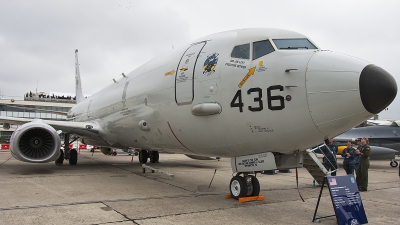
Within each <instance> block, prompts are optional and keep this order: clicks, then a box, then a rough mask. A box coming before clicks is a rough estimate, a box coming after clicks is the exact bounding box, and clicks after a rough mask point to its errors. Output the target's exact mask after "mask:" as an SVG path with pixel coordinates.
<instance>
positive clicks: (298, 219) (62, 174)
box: [0, 151, 400, 225]
mask: <svg viewBox="0 0 400 225" xmlns="http://www.w3.org/2000/svg"><path fill="white" fill-rule="evenodd" d="M78 157H79V158H78V165H75V166H70V165H69V164H68V162H67V161H65V163H64V165H62V166H56V165H55V163H54V162H52V163H44V164H32V163H24V162H20V161H18V160H16V159H14V158H12V156H11V154H10V153H9V152H4V151H3V152H0V188H1V191H0V224H121V225H124V224H144V225H147V224H312V221H311V220H312V217H313V215H314V211H315V207H316V204H317V200H318V196H319V192H320V187H319V186H313V178H312V177H311V175H310V174H309V173H308V172H307V170H306V169H304V168H299V169H298V186H299V189H297V185H296V170H291V171H290V173H281V172H278V173H277V174H274V175H266V174H258V175H257V178H258V179H259V182H260V185H261V192H260V195H263V196H264V197H265V199H264V200H263V201H254V202H246V203H240V202H238V201H237V200H233V199H225V194H228V193H229V181H230V179H231V178H232V170H231V168H230V159H221V160H220V161H217V160H207V161H200V160H193V159H190V158H187V157H186V156H184V155H177V154H160V163H154V164H151V163H148V164H147V165H149V166H152V167H154V168H157V169H160V170H163V171H165V172H169V173H172V174H174V177H172V178H171V177H169V176H167V175H165V174H162V173H151V171H147V172H146V173H143V172H142V167H141V165H140V164H139V162H138V158H137V157H136V156H135V157H133V160H132V156H128V155H127V154H126V153H122V152H119V154H118V155H117V156H106V155H103V154H102V153H100V152H98V151H97V152H95V153H94V154H93V155H92V153H90V152H88V151H81V152H80V154H79V156H78ZM397 161H400V158H398V157H397ZM338 162H339V166H340V167H341V166H342V164H341V162H342V159H341V158H340V157H339V158H338ZM370 163H371V166H370V169H369V187H368V191H367V192H361V198H362V202H363V205H364V209H365V212H366V214H367V219H368V221H369V224H400V217H399V213H400V200H399V194H400V177H399V168H392V167H390V166H389V161H371V162H370ZM214 173H215V177H214V179H213V175H214ZM338 175H345V171H344V170H343V169H342V167H341V169H340V170H339V171H338ZM211 181H212V182H211ZM210 183H211V185H210ZM299 193H300V194H301V196H302V197H303V198H304V200H305V202H303V201H302V200H301V198H300V195H299ZM327 215H334V210H333V205H332V201H331V198H330V195H329V190H328V188H324V190H323V193H322V198H321V202H320V205H319V208H318V213H317V216H327ZM320 224H337V222H336V218H335V217H334V216H333V217H329V218H325V219H321V220H320Z"/></svg>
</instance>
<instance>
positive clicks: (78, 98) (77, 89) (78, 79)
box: [75, 49, 85, 104]
mask: <svg viewBox="0 0 400 225" xmlns="http://www.w3.org/2000/svg"><path fill="white" fill-rule="evenodd" d="M75 94H76V103H77V104H78V103H80V102H82V101H83V100H85V97H84V96H83V93H82V83H81V74H80V72H79V62H78V49H76V50H75Z"/></svg>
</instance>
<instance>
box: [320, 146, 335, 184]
mask: <svg viewBox="0 0 400 225" xmlns="http://www.w3.org/2000/svg"><path fill="white" fill-rule="evenodd" d="M327 146H328V148H326V147H325V146H323V147H321V151H322V153H323V154H324V158H323V162H322V164H323V165H324V167H325V169H326V170H328V171H329V170H330V171H333V172H332V173H331V176H336V170H337V168H338V165H337V162H336V154H337V151H338V147H337V145H336V144H334V143H333V139H332V138H331V139H329V144H327Z"/></svg>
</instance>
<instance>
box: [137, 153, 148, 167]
mask: <svg viewBox="0 0 400 225" xmlns="http://www.w3.org/2000/svg"><path fill="white" fill-rule="evenodd" d="M148 158H149V152H148V151H147V150H142V151H140V152H139V162H140V163H141V164H145V163H147V159H148Z"/></svg>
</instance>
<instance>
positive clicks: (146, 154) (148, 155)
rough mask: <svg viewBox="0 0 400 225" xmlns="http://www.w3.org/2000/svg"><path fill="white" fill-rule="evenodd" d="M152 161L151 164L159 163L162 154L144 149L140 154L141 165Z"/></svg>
mask: <svg viewBox="0 0 400 225" xmlns="http://www.w3.org/2000/svg"><path fill="white" fill-rule="evenodd" d="M148 159H150V162H151V163H158V160H159V159H160V154H159V153H158V151H148V150H145V149H142V150H141V151H140V152H139V162H140V163H141V164H145V163H147V160H148Z"/></svg>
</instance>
